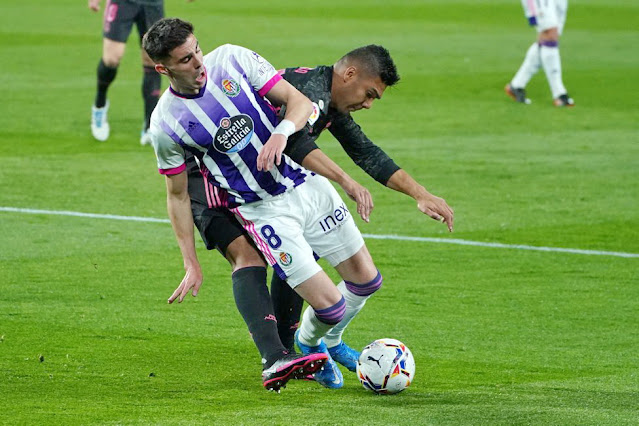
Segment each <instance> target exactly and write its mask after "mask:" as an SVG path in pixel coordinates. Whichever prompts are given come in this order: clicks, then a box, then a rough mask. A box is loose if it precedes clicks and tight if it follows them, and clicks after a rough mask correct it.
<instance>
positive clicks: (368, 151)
mask: <svg viewBox="0 0 639 426" xmlns="http://www.w3.org/2000/svg"><path fill="white" fill-rule="evenodd" d="M329 130H330V132H331V133H332V134H333V136H335V138H336V139H337V140H338V141H339V143H340V144H341V145H342V147H343V148H344V150H345V151H346V153H347V154H348V156H349V157H351V159H352V160H353V161H354V162H355V164H357V165H358V166H359V167H360V168H362V170H364V171H365V172H366V173H368V174H369V175H370V176H371V177H372V178H373V179H375V180H376V181H378V182H380V183H381V184H383V185H384V186H387V187H388V188H391V189H394V190H395V191H398V192H401V193H403V194H406V195H408V196H410V197H412V198H413V199H415V201H417V208H418V209H419V210H420V211H421V212H422V213H425V214H427V215H428V216H430V217H431V218H433V219H435V220H440V221H443V222H444V223H446V225H447V226H448V230H449V231H451V232H452V230H453V210H452V209H451V208H450V207H449V206H448V204H447V203H446V201H445V200H444V199H442V198H439V197H436V196H434V195H433V194H431V193H430V192H428V191H427V190H426V188H424V187H423V186H422V185H420V184H418V183H417V182H416V181H415V179H413V178H412V176H410V175H409V174H408V173H407V172H406V171H404V170H402V169H400V168H399V166H398V165H397V164H395V162H394V161H393V160H392V159H391V158H390V157H389V156H388V154H386V153H385V152H384V151H383V150H382V149H381V148H380V147H378V146H377V145H375V144H374V143H373V142H372V141H371V140H370V139H369V138H368V137H367V136H366V135H365V134H364V132H363V131H362V129H361V127H360V126H359V125H358V124H357V123H355V121H354V120H353V119H352V117H350V116H349V115H345V114H343V115H340V116H338V117H337V118H336V119H335V120H334V121H333V124H332V125H331V127H329Z"/></svg>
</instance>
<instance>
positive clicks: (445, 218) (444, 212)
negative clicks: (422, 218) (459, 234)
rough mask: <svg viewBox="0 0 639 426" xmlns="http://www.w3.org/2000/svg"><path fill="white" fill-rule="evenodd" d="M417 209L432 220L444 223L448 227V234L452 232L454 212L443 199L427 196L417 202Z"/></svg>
mask: <svg viewBox="0 0 639 426" xmlns="http://www.w3.org/2000/svg"><path fill="white" fill-rule="evenodd" d="M417 208H418V209H419V210H420V211H421V212H422V213H425V214H427V215H428V216H430V217H432V218H433V219H435V220H437V221H440V222H444V223H445V224H446V225H447V226H448V232H453V215H454V212H453V209H451V208H450V207H449V206H448V204H446V201H445V200H444V199H443V198H439V197H436V196H434V195H432V194H427V195H426V196H424V197H422V198H419V199H418V200H417Z"/></svg>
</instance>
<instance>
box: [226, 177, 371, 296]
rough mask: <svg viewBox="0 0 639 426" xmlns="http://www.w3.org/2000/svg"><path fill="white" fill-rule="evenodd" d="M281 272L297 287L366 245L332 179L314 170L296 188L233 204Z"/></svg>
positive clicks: (262, 250)
mask: <svg viewBox="0 0 639 426" xmlns="http://www.w3.org/2000/svg"><path fill="white" fill-rule="evenodd" d="M232 211H233V213H235V216H236V217H237V219H238V221H239V222H240V224H242V226H243V227H244V229H246V231H247V232H248V233H249V235H251V238H253V241H255V244H256V245H257V248H258V249H260V251H261V252H262V253H263V254H264V257H265V258H266V260H267V261H268V263H269V264H270V265H271V266H272V267H273V269H274V270H275V272H276V273H277V274H278V275H279V276H280V277H281V278H282V279H285V280H287V282H288V284H289V285H290V286H291V287H295V286H297V285H299V284H301V283H302V282H304V281H306V280H307V279H309V278H310V277H312V276H313V275H315V274H316V273H318V272H319V271H320V270H321V269H322V268H321V267H320V266H319V265H318V264H317V261H316V259H317V258H316V257H315V255H317V256H318V257H321V258H324V259H326V260H327V261H328V262H329V263H330V264H331V265H332V266H336V265H338V264H340V263H342V262H343V261H345V260H347V259H349V258H350V257H352V256H353V255H355V253H357V252H358V251H359V249H361V248H362V246H363V245H364V239H363V238H362V234H361V233H360V232H359V229H357V225H355V221H354V220H353V217H352V216H351V214H350V212H349V211H348V208H347V207H346V204H345V203H344V201H343V200H342V199H341V198H340V196H339V195H338V194H337V191H335V188H333V185H331V184H330V182H329V181H328V180H327V179H326V178H324V177H322V176H319V175H311V176H309V177H308V178H307V179H306V182H304V183H303V184H301V185H299V186H297V187H296V188H295V189H293V190H291V191H287V192H285V193H284V194H280V195H277V196H275V197H273V198H270V199H268V200H264V201H258V202H256V203H249V204H244V205H241V206H239V207H237V208H235V209H232Z"/></svg>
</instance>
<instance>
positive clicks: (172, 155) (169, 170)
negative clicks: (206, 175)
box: [151, 123, 186, 175]
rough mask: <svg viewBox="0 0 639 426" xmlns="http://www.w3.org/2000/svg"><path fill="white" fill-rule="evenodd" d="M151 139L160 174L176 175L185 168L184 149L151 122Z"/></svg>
mask: <svg viewBox="0 0 639 426" xmlns="http://www.w3.org/2000/svg"><path fill="white" fill-rule="evenodd" d="M151 139H152V140H153V149H154V150H155V157H156V158H157V161H158V171H159V172H160V174H163V175H177V174H179V173H182V172H183V171H184V170H185V169H186V161H185V155H184V149H183V148H182V147H181V146H180V145H178V144H177V143H175V141H173V139H172V138H171V136H169V134H168V133H167V132H166V131H165V130H163V129H162V128H161V127H160V126H156V125H154V124H153V123H152V124H151Z"/></svg>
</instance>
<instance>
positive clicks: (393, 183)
mask: <svg viewBox="0 0 639 426" xmlns="http://www.w3.org/2000/svg"><path fill="white" fill-rule="evenodd" d="M386 186H387V187H389V188H391V189H394V190H395V191H398V192H402V193H404V194H406V195H408V196H410V197H412V198H414V199H415V201H417V208H418V209H419V210H420V211H421V212H422V213H425V214H427V215H428V216H430V217H432V218H433V219H435V220H439V221H443V222H444V223H445V224H446V225H447V226H448V231H450V232H453V215H454V212H453V209H451V208H450V207H449V206H448V204H446V201H445V200H444V199H443V198H439V197H437V196H435V195H433V194H431V193H430V192H428V191H427V190H426V188H424V187H423V186H421V185H420V184H418V183H417V182H416V181H415V179H413V178H412V176H411V175H409V174H408V173H406V171H404V170H402V169H399V170H397V171H396V172H395V173H393V174H392V175H391V177H390V179H388V182H386Z"/></svg>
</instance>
